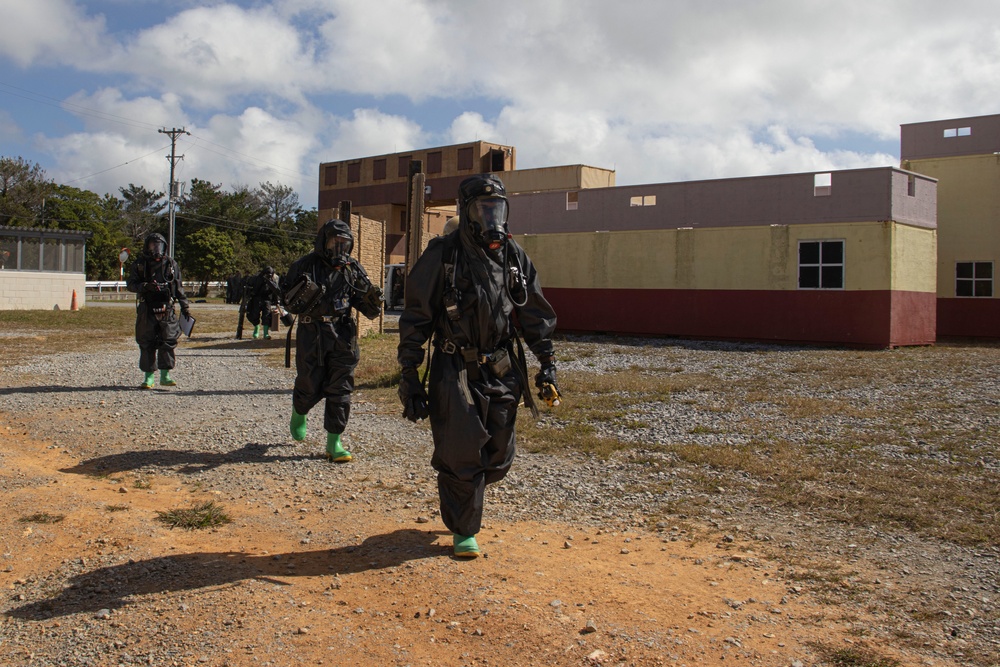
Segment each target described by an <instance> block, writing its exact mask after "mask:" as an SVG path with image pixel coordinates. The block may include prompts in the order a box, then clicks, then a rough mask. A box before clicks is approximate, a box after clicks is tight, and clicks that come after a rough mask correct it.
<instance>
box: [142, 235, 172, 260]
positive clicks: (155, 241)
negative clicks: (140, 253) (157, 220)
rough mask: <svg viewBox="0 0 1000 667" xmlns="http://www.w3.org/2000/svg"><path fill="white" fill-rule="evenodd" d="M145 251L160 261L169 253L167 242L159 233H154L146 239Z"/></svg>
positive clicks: (148, 255) (153, 258)
mask: <svg viewBox="0 0 1000 667" xmlns="http://www.w3.org/2000/svg"><path fill="white" fill-rule="evenodd" d="M145 251H146V256H147V257H150V258H152V260H153V261H155V262H159V261H160V260H162V259H163V257H164V256H165V255H166V254H167V243H166V241H164V240H163V237H161V236H160V235H159V234H154V235H152V236H150V237H149V238H147V239H146V246H145Z"/></svg>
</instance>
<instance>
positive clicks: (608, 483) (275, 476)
mask: <svg viewBox="0 0 1000 667" xmlns="http://www.w3.org/2000/svg"><path fill="white" fill-rule="evenodd" d="M202 341H203V342H204V343H207V344H204V345H203V346H202V347H198V348H194V347H182V348H181V349H180V350H179V354H178V364H177V369H176V370H175V372H174V377H175V379H176V380H177V382H178V383H179V386H178V387H176V388H172V389H160V388H159V387H157V389H156V390H154V391H152V392H141V391H138V390H136V389H135V386H136V385H137V384H138V383H139V381H140V377H141V376H140V373H139V372H138V369H137V368H136V361H137V356H138V354H137V351H136V350H135V349H134V343H133V342H132V341H131V340H123V341H122V344H121V346H120V349H114V350H110V351H102V352H99V353H82V354H81V353H67V354H61V355H51V356H45V357H40V358H38V359H36V360H34V361H32V362H31V363H29V364H26V365H24V366H19V367H16V368H9V369H6V370H5V371H4V372H3V374H2V375H0V410H2V411H3V412H5V413H7V414H10V415H20V416H23V417H24V418H29V417H30V418H37V417H39V416H42V415H45V414H59V415H60V418H59V419H52V420H48V421H44V420H43V421H37V422H34V424H35V426H34V429H35V430H34V431H33V433H32V436H33V437H35V438H37V439H41V440H51V441H52V442H53V443H54V444H55V446H56V447H58V448H59V449H60V450H62V451H65V452H66V453H68V454H69V455H71V456H75V457H77V458H79V459H80V460H81V461H85V464H83V463H82V464H81V466H85V467H86V470H87V472H89V473H91V474H106V475H114V474H117V473H122V472H128V473H130V474H136V475H142V474H150V475H153V474H163V473H164V472H174V473H177V474H179V475H184V476H186V478H187V479H189V480H191V483H194V484H197V485H199V487H200V488H202V489H207V490H212V491H219V492H220V493H221V494H223V495H225V496H232V497H236V496H240V495H241V494H243V495H245V494H247V493H252V492H253V490H254V489H261V490H263V488H264V485H272V484H273V485H278V486H282V485H284V486H285V487H287V488H289V489H291V490H292V492H293V493H294V489H295V488H297V487H310V488H313V489H321V490H322V489H329V490H330V492H331V493H332V492H333V490H334V489H335V488H337V485H338V482H339V481H340V480H342V479H343V478H344V477H345V476H355V478H357V477H358V476H361V475H363V476H364V477H365V478H366V479H368V480H369V482H368V486H367V487H366V494H367V495H366V498H365V502H367V503H370V504H372V505H376V506H377V505H378V504H380V503H392V502H396V501H395V500H394V499H396V498H398V492H399V488H400V485H402V486H403V487H406V489H407V491H408V492H409V494H410V496H411V497H412V498H413V499H414V500H413V501H412V502H414V504H415V505H416V510H419V511H421V512H424V513H426V515H427V517H429V518H433V517H434V515H435V513H436V509H435V507H436V488H435V482H434V479H433V476H432V474H431V473H432V471H431V470H430V467H429V465H428V460H429V454H430V449H431V444H430V434H429V431H428V429H427V428H426V426H424V425H413V424H410V423H408V422H406V421H404V420H402V419H400V418H399V417H398V415H397V414H396V412H395V410H393V411H392V414H386V413H385V412H384V411H382V412H380V411H379V409H378V408H376V406H375V405H374V404H373V403H370V402H368V401H366V396H365V393H366V392H365V390H364V389H363V388H362V389H361V390H359V391H358V392H357V393H356V394H355V401H354V407H353V410H352V415H351V421H350V425H349V427H348V431H347V434H346V444H347V446H348V447H349V448H350V449H351V450H352V451H353V452H354V453H355V454H356V456H357V457H358V459H359V460H360V461H363V462H364V465H363V468H362V467H361V466H358V465H355V464H351V466H339V467H331V466H328V465H319V461H320V458H319V457H320V455H321V454H322V446H321V444H320V436H321V435H322V431H321V418H320V416H319V415H320V413H319V412H318V411H316V412H314V414H312V415H311V416H310V437H309V438H308V440H307V441H306V442H305V443H292V442H291V441H290V440H289V438H288V434H287V419H288V414H289V409H290V403H291V393H290V387H291V384H292V379H293V373H292V371H291V370H288V369H274V368H270V367H265V366H264V365H263V364H262V363H261V361H260V359H259V358H258V357H257V356H256V355H255V353H254V351H253V350H252V349H251V347H252V346H249V345H247V344H246V343H245V342H243V343H237V342H235V341H232V340H231V339H230V338H228V337H226V336H222V335H210V336H204V337H202ZM569 342H570V343H571V344H572V347H573V348H574V349H576V350H581V349H592V350H594V353H593V354H588V355H586V356H583V355H578V356H577V357H575V358H572V359H571V360H568V361H563V362H561V363H560V369H561V370H563V371H566V370H571V369H572V370H577V371H581V372H592V373H609V372H615V371H630V370H635V369H660V371H658V372H662V373H670V372H676V371H677V370H678V369H683V371H684V372H685V373H705V374H707V375H712V376H716V377H722V378H733V379H736V378H740V379H746V378H748V377H752V376H753V374H754V373H757V372H759V371H760V369H761V368H763V367H768V368H771V369H773V368H774V367H775V364H778V365H781V364H784V365H786V366H787V367H788V368H789V369H794V368H795V367H796V366H797V365H800V364H802V363H803V358H805V357H806V356H807V355H809V354H813V352H812V351H809V350H797V349H795V348H781V347H772V346H757V345H741V344H727V343H707V342H706V343H694V342H692V343H678V342H676V341H673V342H664V341H655V340H649V341H643V340H631V341H627V342H623V343H616V344H614V345H611V346H609V345H607V342H606V341H601V340H600V339H593V338H587V337H579V338H571V339H570V340H569ZM665 353H668V356H669V359H668V360H666V361H665V358H664V354H665ZM887 354H889V353H887ZM665 366H666V367H668V368H665ZM992 371H995V367H994V368H993V369H992V370H991V369H989V368H987V369H979V371H978V372H977V371H975V369H973V370H972V371H970V370H969V369H956V373H962V381H961V382H958V381H957V379H956V378H928V377H919V376H917V377H904V378H886V382H885V383H884V384H883V385H881V386H880V387H878V388H870V389H866V390H863V391H862V390H851V392H848V393H845V392H844V391H841V390H839V389H838V388H837V387H832V386H831V387H822V386H820V387H816V386H813V387H810V388H808V389H803V395H807V396H809V397H812V398H819V399H824V398H832V397H835V398H837V399H838V400H842V401H850V402H851V403H852V404H854V405H862V406H867V407H869V408H871V410H869V411H867V412H866V413H865V414H864V415H862V416H860V417H859V416H858V415H837V414H833V415H830V416H829V417H828V418H825V419H824V420H823V423H822V424H821V425H816V428H822V429H826V430H828V431H829V432H830V433H831V434H832V435H836V436H838V437H841V438H849V437H850V433H851V432H852V430H855V429H858V428H864V427H865V422H866V420H872V419H874V420H877V419H878V417H877V412H878V409H877V408H878V406H879V404H880V403H881V402H885V401H894V400H899V397H900V394H901V393H905V392H919V393H921V394H922V395H927V396H931V395H933V394H934V393H935V392H938V391H942V390H943V389H945V388H946V389H947V390H948V391H950V392H955V391H959V392H967V394H968V398H969V400H970V401H972V400H975V401H977V402H978V404H979V405H980V409H979V410H978V411H970V412H968V413H964V414H953V413H943V414H942V415H941V419H942V421H943V422H949V423H951V425H952V427H953V428H957V429H960V430H965V431H970V430H971V431H974V432H980V433H982V434H983V440H984V446H983V456H982V458H981V459H980V462H979V464H980V466H981V467H984V468H986V469H990V470H997V469H998V461H997V459H996V455H995V452H996V447H995V446H994V443H995V439H996V437H997V434H998V433H1000V416H998V415H1000V407H998V406H1000V401H998V398H997V397H998V396H1000V379H998V377H997V374H996V373H995V372H992ZM12 379H14V380H16V381H15V382H13V384H12V383H11V380H12ZM11 386H16V387H17V389H16V390H12V389H9V387H11ZM4 387H8V389H4ZM958 398H959V399H961V398H962V397H961V396H959V397H958ZM720 400H721V399H720V397H719V396H718V395H715V394H713V393H712V392H703V391H699V389H697V388H691V389H688V390H685V391H682V392H679V393H678V394H677V395H676V399H675V400H672V401H671V402H657V403H648V404H643V405H639V406H637V407H636V409H635V413H634V414H632V415H630V416H629V417H630V419H629V420H628V421H629V423H632V424H636V423H638V424H641V425H639V426H635V425H633V426H629V427H625V426H615V425H613V424H601V425H599V428H600V429H604V431H603V432H604V433H606V434H608V435H613V436H615V437H618V438H622V439H626V440H629V441H633V442H635V443H637V444H641V443H645V442H651V443H656V442H673V443H678V442H692V443H697V444H705V445H723V446H724V445H726V444H739V443H741V442H745V441H746V438H749V437H750V436H749V435H747V436H743V435H741V434H740V433H738V432H736V433H734V432H732V431H731V430H730V431H729V432H728V434H726V435H723V434H721V433H720V432H722V431H726V429H723V428H722V426H723V425H725V424H731V423H734V422H738V421H742V420H746V419H753V420H754V421H756V422H762V423H765V424H767V430H766V435H767V436H768V437H780V438H784V439H786V440H787V441H788V442H792V443H796V442H801V441H802V440H803V439H804V437H805V436H804V435H803V430H802V424H800V423H795V422H791V421H788V420H785V421H781V420H779V419H778V414H779V413H778V411H776V410H775V411H771V410H767V409H766V407H765V408H762V407H761V406H760V404H756V403H755V404H750V403H746V404H742V405H736V406H733V405H732V403H727V404H726V406H725V409H721V407H720V405H721V404H720ZM713 406H715V407H716V408H718V409H716V410H713V409H711V408H713ZM755 406H756V407H755ZM872 413H874V414H875V416H871V415H872ZM546 419H549V420H550V421H551V422H552V423H553V424H554V425H557V424H558V413H553V416H551V417H546ZM956 421H957V422H958V423H957V424H956V423H954V422H956ZM691 424H699V425H701V426H703V427H705V428H703V429H699V430H698V432H697V433H693V432H692V429H691ZM81 433H86V434H87V441H88V442H90V443H95V442H99V443H100V444H99V446H97V447H94V446H93V445H91V446H83V445H81V442H80V440H79V436H80V435H81ZM921 447H922V448H923V450H922V453H920V454H919V457H927V458H930V459H935V458H947V454H946V453H945V452H944V451H942V450H940V449H937V448H935V447H933V446H930V445H926V443H923V445H921ZM918 449H919V448H918ZM883 455H885V456H897V457H918V455H917V454H914V450H913V449H910V448H908V449H907V451H902V450H900V451H886V452H883ZM248 464H253V465H252V466H251V465H248ZM0 465H2V461H0ZM683 472H684V471H683V470H682V467H681V464H679V463H678V462H677V461H676V460H673V459H669V458H667V457H665V456H663V455H661V454H658V453H656V452H654V451H646V450H643V449H642V448H641V447H639V448H637V449H636V450H633V451H630V452H627V453H621V454H618V455H616V456H614V457H613V458H612V459H611V460H610V461H602V460H598V459H595V458H592V457H587V456H584V455H578V454H570V455H560V456H549V455H539V454H520V455H519V457H518V460H517V461H516V462H515V465H514V468H513V470H512V472H511V474H510V475H509V476H508V478H507V479H506V480H505V481H504V482H503V483H502V484H500V485H497V486H496V487H492V488H491V489H490V491H489V495H488V498H487V515H488V517H489V518H490V519H496V520H504V521H518V520H525V519H537V518H539V517H540V516H544V517H546V518H549V519H557V520H564V521H568V522H572V523H578V524H580V525H585V526H601V527H604V528H605V529H610V528H614V529H618V530H628V529H630V528H649V527H650V526H649V521H648V517H649V516H650V515H664V516H666V517H671V512H670V509H669V508H670V506H671V504H672V503H673V502H674V501H677V500H679V499H682V498H686V499H690V498H691V497H693V496H699V497H701V499H702V500H703V501H704V502H703V504H702V507H703V513H702V514H701V515H699V516H676V515H673V516H672V518H668V519H666V520H665V521H663V522H661V523H660V524H659V525H657V526H656V527H655V528H656V529H659V530H661V531H662V532H663V534H664V535H671V534H675V533H677V531H678V527H677V524H678V523H681V524H683V526H689V525H694V524H698V523H703V524H705V525H708V526H711V527H714V528H716V529H719V530H721V531H724V532H729V533H732V534H734V535H738V536H740V537H741V538H742V539H747V540H752V541H754V542H756V543H759V544H760V545H761V548H769V549H771V550H772V551H774V552H778V553H785V554H786V555H787V558H788V561H789V562H790V563H794V562H800V560H801V559H803V558H812V557H824V558H830V559H837V560H838V561H843V562H845V563H847V564H852V565H856V566H857V567H859V568H861V567H865V568H870V569H873V570H876V571H880V572H881V573H882V574H881V575H880V576H881V578H880V579H876V585H875V586H874V587H870V588H869V589H867V590H866V593H865V596H866V597H865V600H864V605H865V606H867V608H868V609H871V610H874V611H876V613H881V614H883V617H884V619H885V624H886V627H885V628H882V629H881V630H882V631H884V632H887V633H890V634H893V635H895V636H897V637H906V639H907V641H908V642H909V643H910V644H911V645H913V646H923V647H924V649H925V651H926V655H927V656H928V657H927V659H926V660H925V663H926V664H934V656H938V657H940V658H948V659H950V660H954V661H955V662H957V663H958V664H970V665H977V666H983V665H998V664H1000V661H998V660H997V659H996V658H995V657H994V658H993V659H990V658H989V657H988V656H990V655H992V656H996V655H998V654H1000V602H998V601H1000V597H998V596H1000V551H998V548H997V545H992V546H984V547H980V548H966V547H960V546H956V545H954V544H949V543H944V542H940V541H935V540H929V539H923V538H921V537H919V536H917V535H914V534H912V533H904V532H892V531H887V530H882V529H877V528H874V527H853V526H846V525H843V524H840V523H837V522H834V521H830V520H827V519H824V518H823V516H822V515H821V513H819V512H817V513H815V514H814V513H810V512H804V511H799V512H795V513H790V512H787V511H785V510H783V509H782V508H780V507H773V506H765V505H762V504H761V501H760V499H759V498H757V497H755V496H754V494H753V488H752V483H750V480H747V484H745V485H741V484H739V480H733V479H732V478H726V477H724V476H723V475H722V474H721V473H716V472H714V471H712V470H711V469H704V470H701V471H700V473H701V474H702V475H703V476H709V477H712V476H717V477H718V487H717V489H716V492H714V493H706V492H705V491H704V490H703V489H704V485H700V486H697V487H696V486H695V485H694V484H693V483H692V482H691V479H692V477H691V476H690V475H686V474H682V473H683ZM30 482H31V480H29V479H21V480H20V481H9V482H8V487H7V488H4V489H0V490H2V491H4V492H10V491H13V490H14V489H15V488H16V487H17V485H18V484H25V485H26V484H29V483H30ZM652 484H655V485H656V488H657V493H655V494H654V493H652V492H650V491H647V490H645V488H647V487H648V486H649V485H652ZM663 489H666V490H663ZM357 500H358V499H357V498H346V499H340V501H341V502H353V501H357ZM82 569H83V566H82V565H80V566H78V567H77V570H82ZM72 573H73V565H72V564H67V565H66V567H65V569H64V571H63V572H62V573H61V574H60V576H63V577H66V576H70V575H72ZM831 595H834V593H831ZM843 595H844V597H845V600H846V599H847V598H848V597H849V596H848V595H847V592H846V591H845V592H843ZM22 604H24V603H23V602H18V601H16V600H15V601H12V600H10V599H7V600H5V601H4V602H3V603H2V604H0V611H5V612H9V611H10V610H11V609H12V608H14V607H15V606H17V605H22ZM926 609H933V610H936V611H935V613H934V614H933V618H931V619H928V618H926V614H923V613H922V611H923V610H926ZM31 631H32V630H31V626H30V625H28V624H24V623H23V622H17V623H15V622H14V621H10V622H9V623H8V624H7V625H6V626H4V628H3V631H2V635H0V636H3V637H4V643H3V644H0V655H2V653H3V646H4V645H8V646H9V645H11V644H14V645H16V644H17V643H18V641H19V638H21V639H23V635H22V633H28V632H31ZM0 663H3V659H2V658H0ZM39 664H40V663H39ZM52 664H72V662H59V663H52ZM79 664H102V663H99V662H87V661H83V662H80V663H79ZM180 664H187V663H183V662H182V663H180Z"/></svg>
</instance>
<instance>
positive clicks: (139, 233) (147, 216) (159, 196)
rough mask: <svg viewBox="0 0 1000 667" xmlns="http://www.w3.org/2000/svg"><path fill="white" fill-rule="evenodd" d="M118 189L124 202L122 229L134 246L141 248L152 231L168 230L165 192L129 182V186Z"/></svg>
mask: <svg viewBox="0 0 1000 667" xmlns="http://www.w3.org/2000/svg"><path fill="white" fill-rule="evenodd" d="M118 191H119V192H121V194H122V200H123V202H124V205H123V206H122V207H121V230H122V232H123V233H124V234H125V235H126V236H128V238H129V239H131V242H132V246H133V247H134V248H141V247H142V244H143V242H145V240H146V237H147V236H149V235H150V234H151V233H153V232H161V233H163V232H164V231H165V230H166V225H167V220H166V218H165V216H163V210H164V208H166V205H167V202H166V200H165V199H164V197H165V196H166V195H165V194H164V193H162V192H153V191H151V190H147V189H146V188H145V187H143V186H141V185H135V184H134V183H129V184H128V187H127V188H118ZM166 236H167V235H166V234H164V237H166Z"/></svg>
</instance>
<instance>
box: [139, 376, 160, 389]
mask: <svg viewBox="0 0 1000 667" xmlns="http://www.w3.org/2000/svg"><path fill="white" fill-rule="evenodd" d="M155 379H156V373H146V379H144V380H143V381H142V384H140V385H139V388H140V389H152V388H153V381H154V380H155Z"/></svg>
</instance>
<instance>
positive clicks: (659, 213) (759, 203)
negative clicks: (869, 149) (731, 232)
mask: <svg viewBox="0 0 1000 667" xmlns="http://www.w3.org/2000/svg"><path fill="white" fill-rule="evenodd" d="M829 173H830V177H831V186H830V194H829V195H827V196H816V194H815V192H814V186H815V175H816V174H815V173H807V174H783V175H778V176H755V177H748V178H727V179H719V180H711V181H686V182H681V183H660V184H651V185H629V186H617V187H612V188H588V189H583V190H579V191H578V192H577V193H576V197H577V208H576V210H572V211H568V210H566V193H565V192H542V193H530V194H528V193H526V194H517V195H512V196H511V197H510V200H511V203H510V223H509V224H510V231H511V232H512V233H514V234H546V233H549V234H552V233H559V232H596V231H621V230H640V229H677V228H681V227H692V228H699V227H704V228H709V227H734V226H752V225H771V224H781V225H796V224H809V223H843V222H871V221H878V220H895V221H897V222H903V223H906V224H912V225H919V226H922V227H931V228H933V227H935V226H936V225H937V199H936V197H937V187H936V186H937V183H936V181H935V180H934V179H932V178H929V177H926V176H921V175H919V174H908V173H907V172H903V171H900V170H899V169H895V168H892V167H880V168H875V169H851V170H844V171H833V172H829ZM911 177H912V178H913V180H914V186H915V190H914V195H913V196H910V195H909V194H908V191H907V180H908V179H909V178H911ZM648 195H654V196H655V197H656V205H655V206H630V200H631V198H632V197H639V196H648Z"/></svg>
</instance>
